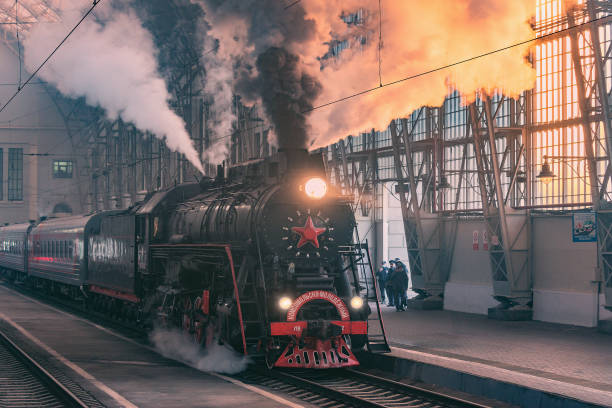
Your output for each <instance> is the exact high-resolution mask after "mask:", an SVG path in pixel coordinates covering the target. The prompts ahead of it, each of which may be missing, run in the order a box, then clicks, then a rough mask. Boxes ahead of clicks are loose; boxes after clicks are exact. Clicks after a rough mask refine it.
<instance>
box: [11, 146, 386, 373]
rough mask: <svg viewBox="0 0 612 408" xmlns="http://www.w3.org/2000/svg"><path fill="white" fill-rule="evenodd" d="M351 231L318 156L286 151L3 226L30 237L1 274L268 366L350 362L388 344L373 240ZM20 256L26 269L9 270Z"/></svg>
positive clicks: (347, 212) (349, 217)
mask: <svg viewBox="0 0 612 408" xmlns="http://www.w3.org/2000/svg"><path fill="white" fill-rule="evenodd" d="M351 198H352V197H351ZM70 224H74V225H75V227H74V228H71V225H70ZM51 227H53V228H51ZM354 230H355V219H354V216H353V211H352V209H351V206H350V203H349V201H348V200H347V199H346V197H343V196H342V195H340V194H338V193H337V192H336V191H334V189H333V188H332V187H331V186H330V185H329V183H328V182H327V181H326V172H325V168H324V161H323V158H322V156H320V155H318V156H317V155H309V154H308V153H307V152H306V151H305V150H289V151H285V152H281V153H280V154H278V155H277V156H276V157H273V158H271V159H266V160H257V161H252V162H249V163H246V164H243V165H240V166H236V167H231V168H229V169H222V168H221V169H220V170H219V171H218V176H217V177H216V178H215V179H210V178H205V179H203V180H201V181H200V182H199V183H197V184H196V183H192V184H186V185H179V186H177V187H175V188H172V189H170V190H167V191H161V192H157V193H155V194H153V195H152V196H151V197H149V198H148V199H147V200H145V202H143V203H141V204H138V205H136V206H134V207H133V208H130V209H128V210H123V211H108V212H101V213H96V214H92V215H88V216H77V217H68V218H63V219H57V220H49V221H45V222H41V223H39V224H38V225H36V226H26V225H23V226H22V227H12V229H11V230H10V231H9V230H7V231H5V232H3V229H2V228H0V242H2V240H3V237H4V236H6V237H9V236H13V235H15V234H16V233H19V234H22V235H23V236H24V238H23V239H21V240H20V241H19V242H23V245H24V248H23V249H22V252H19V251H18V250H12V251H11V253H10V261H11V264H10V265H9V264H8V263H7V264H4V263H3V260H4V259H5V258H6V259H8V258H7V256H6V255H4V254H3V253H2V252H1V251H0V267H1V268H3V269H5V270H7V271H11V274H12V275H11V276H13V277H18V278H19V279H20V280H22V281H30V282H34V284H35V285H37V286H43V287H46V288H51V290H53V291H55V292H60V293H63V294H68V295H69V296H72V297H75V298H79V299H81V300H82V301H83V302H84V303H85V304H87V305H88V307H92V308H94V309H99V310H102V311H105V312H107V313H109V314H113V315H115V316H119V317H122V318H124V319H128V320H130V321H133V322H134V324H137V322H138V324H141V325H148V326H153V325H159V324H161V325H167V326H171V327H179V328H181V329H182V330H183V331H184V332H185V333H186V335H188V336H190V337H191V338H192V340H193V341H194V342H196V343H198V344H201V345H202V346H203V347H206V345H209V344H210V343H211V342H213V341H216V342H222V343H225V344H228V345H230V346H231V347H233V348H234V349H236V350H238V351H239V352H241V353H244V354H249V355H256V356H264V357H265V360H266V362H267V364H268V366H270V367H271V366H277V367H305V368H330V367H344V366H351V365H357V364H358V361H357V359H356V358H355V355H354V354H353V351H352V350H355V349H360V348H362V347H363V346H364V345H366V344H367V345H368V348H369V349H370V350H372V351H387V350H388V346H387V344H386V340H385V336H384V329H383V328H382V321H381V319H380V311H379V308H378V303H377V296H376V290H375V287H374V286H373V285H375V280H374V279H373V278H372V270H371V265H370V263H369V255H368V254H367V246H365V245H362V244H360V243H356V244H355V243H354V242H353V234H354ZM49 231H52V233H50V234H48V235H45V233H47V232H49ZM62 231H65V234H66V235H65V236H64V235H62ZM3 234H4V235H3ZM28 234H29V235H28ZM70 234H72V235H70ZM25 237H27V238H25ZM54 239H56V240H59V241H60V242H58V243H57V244H56V243H54V242H52V241H53V240H54ZM11 242H12V241H11ZM10 245H12V244H10ZM10 245H9V246H10ZM0 248H1V247H0ZM11 248H12V247H11ZM19 254H22V255H21V256H22V257H23V259H24V263H25V264H26V267H23V268H21V269H19V270H15V267H14V266H11V265H17V264H16V263H15V262H16V260H15V259H14V258H15V256H17V257H19ZM7 255H8V254H7ZM28 264H31V265H36V268H32V271H35V272H36V271H37V272H36V274H35V275H31V274H30V273H29V271H28V268H27V265H28ZM62 265H65V266H66V268H69V269H70V273H71V275H70V276H72V278H71V279H66V276H68V275H62V274H61V271H60V269H61V268H62ZM48 271H54V274H49V272H48ZM58 288H59V289H58ZM374 326H375V327H374Z"/></svg>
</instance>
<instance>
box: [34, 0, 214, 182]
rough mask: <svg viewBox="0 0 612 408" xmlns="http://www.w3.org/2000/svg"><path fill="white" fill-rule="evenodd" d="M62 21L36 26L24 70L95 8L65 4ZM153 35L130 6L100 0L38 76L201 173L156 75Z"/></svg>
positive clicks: (82, 1)
mask: <svg viewBox="0 0 612 408" xmlns="http://www.w3.org/2000/svg"><path fill="white" fill-rule="evenodd" d="M60 5H61V8H60V9H59V15H60V16H61V20H60V21H59V22H45V23H44V24H35V25H34V26H33V27H32V29H31V30H30V31H29V32H28V33H27V37H26V38H25V40H24V51H25V55H24V61H25V65H26V68H27V69H28V70H30V71H33V70H34V69H35V68H36V67H37V66H38V65H39V64H40V62H41V61H42V60H43V59H44V58H46V57H47V55H49V53H50V52H51V51H52V50H53V49H54V48H55V46H57V44H59V42H60V41H61V40H62V39H63V38H64V36H65V35H66V34H67V33H68V31H69V30H70V29H71V28H72V27H73V26H74V25H75V24H76V22H77V21H78V20H79V19H80V18H81V17H82V15H83V13H84V11H85V10H86V9H87V8H89V7H91V1H87V0H74V1H70V2H61V3H60ZM156 54H157V51H156V48H155V46H154V44H153V39H152V37H151V34H150V33H149V32H148V31H147V30H146V29H145V28H144V27H143V26H142V24H141V22H140V20H139V19H138V17H137V16H136V15H135V13H134V12H132V11H130V10H129V9H128V8H122V9H121V10H119V9H116V8H114V7H113V6H112V3H111V2H110V1H103V2H101V3H100V4H99V5H98V6H97V7H96V9H95V11H94V15H90V16H89V17H88V18H87V19H85V21H83V23H81V25H80V26H79V27H78V28H77V29H76V31H75V32H74V33H73V34H72V35H71V36H70V38H69V39H68V40H67V41H66V43H64V45H63V46H62V47H61V48H60V49H59V50H58V51H57V53H56V54H55V55H54V56H53V58H51V59H50V60H49V62H47V64H46V65H45V66H44V67H43V68H42V69H41V71H40V72H39V74H38V75H39V76H40V77H41V78H42V79H43V80H45V81H47V82H49V83H51V84H53V85H54V86H55V87H56V88H57V89H58V90H59V91H60V92H62V93H63V94H64V95H67V96H70V97H85V99H86V101H87V103H88V104H90V105H92V106H100V107H102V108H103V109H104V110H105V111H106V114H107V116H108V117H109V118H110V119H116V118H118V117H121V118H122V119H123V120H124V121H127V122H132V123H133V124H134V125H135V126H136V127H137V128H138V129H140V130H142V131H149V132H152V133H154V134H155V135H156V136H157V137H158V138H160V139H163V140H164V141H165V143H166V145H167V146H168V148H170V149H171V150H173V151H178V152H181V153H183V154H184V155H185V157H186V158H187V159H188V160H189V161H190V162H191V163H192V164H193V165H194V167H195V168H197V169H198V170H200V172H203V169H202V164H201V161H200V158H199V157H198V152H197V151H196V150H195V148H194V146H193V142H192V140H191V139H190V137H189V134H188V133H187V131H186V130H185V122H184V121H183V119H181V118H180V117H179V116H178V115H177V114H176V113H174V112H173V111H172V110H171V109H170V107H169V106H168V100H169V99H170V95H169V93H168V89H167V87H166V83H165V81H164V79H163V78H162V77H161V76H160V74H159V72H158V66H157V61H156Z"/></svg>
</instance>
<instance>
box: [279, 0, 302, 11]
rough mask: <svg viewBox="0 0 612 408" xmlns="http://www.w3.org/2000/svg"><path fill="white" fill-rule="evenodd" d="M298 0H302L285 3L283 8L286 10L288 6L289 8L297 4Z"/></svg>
mask: <svg viewBox="0 0 612 408" xmlns="http://www.w3.org/2000/svg"><path fill="white" fill-rule="evenodd" d="M300 1H302V0H295V1H294V2H293V3H291V4H289V5H287V6H285V8H284V9H283V10H287V9H288V8H291V7H293V6H295V5H296V4H298V3H299V2H300Z"/></svg>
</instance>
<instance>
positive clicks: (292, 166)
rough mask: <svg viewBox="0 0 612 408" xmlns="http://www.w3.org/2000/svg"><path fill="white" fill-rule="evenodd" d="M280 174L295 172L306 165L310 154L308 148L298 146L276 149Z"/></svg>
mask: <svg viewBox="0 0 612 408" xmlns="http://www.w3.org/2000/svg"><path fill="white" fill-rule="evenodd" d="M278 153H279V156H280V168H281V174H283V173H295V172H298V171H300V170H303V169H305V168H307V167H308V165H309V160H310V156H309V155H308V150H306V149H299V148H283V149H278Z"/></svg>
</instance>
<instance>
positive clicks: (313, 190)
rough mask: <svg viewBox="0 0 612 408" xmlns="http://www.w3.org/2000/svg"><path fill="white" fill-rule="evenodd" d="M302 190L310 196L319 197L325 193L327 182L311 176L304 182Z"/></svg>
mask: <svg viewBox="0 0 612 408" xmlns="http://www.w3.org/2000/svg"><path fill="white" fill-rule="evenodd" d="M304 191H305V192H306V195H307V196H308V197H310V198H314V199H317V200H318V199H321V198H323V197H324V196H325V194H327V183H326V182H325V180H323V179H322V178H320V177H313V178H311V179H308V181H307V182H306V184H304Z"/></svg>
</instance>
